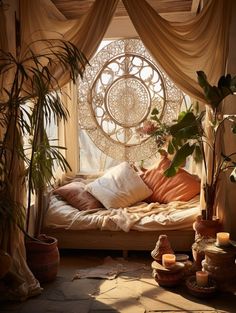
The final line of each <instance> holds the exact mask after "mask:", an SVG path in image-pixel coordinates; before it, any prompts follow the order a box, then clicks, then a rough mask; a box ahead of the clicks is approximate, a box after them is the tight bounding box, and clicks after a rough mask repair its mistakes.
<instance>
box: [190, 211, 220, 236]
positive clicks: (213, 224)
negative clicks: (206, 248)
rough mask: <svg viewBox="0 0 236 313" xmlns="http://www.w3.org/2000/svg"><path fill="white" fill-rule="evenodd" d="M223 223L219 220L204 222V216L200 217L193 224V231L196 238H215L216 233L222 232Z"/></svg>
mask: <svg viewBox="0 0 236 313" xmlns="http://www.w3.org/2000/svg"><path fill="white" fill-rule="evenodd" d="M221 227H222V225H221V223H220V221H219V219H215V220H203V219H202V216H198V217H197V219H196V221H195V222H194V223H193V229H194V230H195V232H196V236H201V237H203V238H215V237H216V233H218V232H219V231H220V230H221Z"/></svg>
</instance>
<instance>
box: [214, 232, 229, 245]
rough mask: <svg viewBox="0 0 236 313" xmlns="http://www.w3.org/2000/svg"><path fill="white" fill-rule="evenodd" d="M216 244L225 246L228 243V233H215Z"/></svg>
mask: <svg viewBox="0 0 236 313" xmlns="http://www.w3.org/2000/svg"><path fill="white" fill-rule="evenodd" d="M216 244H217V245H219V246H227V245H228V244H229V233H223V232H221V233H217V234H216Z"/></svg>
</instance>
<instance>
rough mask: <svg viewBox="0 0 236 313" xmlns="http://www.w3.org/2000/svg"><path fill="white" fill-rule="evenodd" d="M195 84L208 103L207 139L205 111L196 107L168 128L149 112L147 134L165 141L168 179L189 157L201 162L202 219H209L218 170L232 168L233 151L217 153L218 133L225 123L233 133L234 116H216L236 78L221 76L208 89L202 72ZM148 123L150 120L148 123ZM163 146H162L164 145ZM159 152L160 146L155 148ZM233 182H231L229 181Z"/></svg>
mask: <svg viewBox="0 0 236 313" xmlns="http://www.w3.org/2000/svg"><path fill="white" fill-rule="evenodd" d="M197 75H198V82H199V85H200V86H201V87H202V88H203V91H204V94H205V98H206V101H207V103H208V104H209V106H210V108H211V110H212V113H213V121H212V122H211V125H210V132H211V134H210V138H212V141H211V140H210V138H209V134H208V133H206V131H205V127H204V121H205V114H206V111H205V110H204V111H199V108H198V106H195V107H193V106H191V107H190V108H189V109H187V110H186V111H183V112H181V113H180V114H179V116H178V119H177V120H176V121H174V122H173V123H172V124H171V125H165V124H163V123H161V122H160V120H159V119H158V111H156V110H154V111H153V112H152V117H151V119H152V121H153V123H151V124H152V125H151V124H150V125H149V129H150V130H151V131H150V133H149V134H151V135H152V136H155V137H156V141H157V142H164V141H165V140H167V141H168V145H167V148H166V151H167V153H169V154H172V155H173V159H172V162H171V165H170V167H169V168H168V169H167V170H166V171H165V172H164V174H165V175H166V176H168V177H171V176H174V175H175V174H176V173H177V172H178V170H179V168H180V167H181V166H182V165H183V164H185V162H186V159H187V158H188V157H189V156H190V155H192V156H193V158H194V159H195V161H197V162H203V167H204V170H205V176H206V181H205V183H204V185H203V188H204V196H205V202H206V210H205V213H206V214H205V215H206V216H205V218H206V219H208V220H211V219H212V218H213V216H214V215H215V199H216V190H217V184H218V181H219V176H220V173H221V172H222V171H226V170H228V169H231V170H233V169H235V168H236V157H235V156H236V152H235V153H232V154H230V155H225V154H223V153H222V152H219V147H218V144H219V139H220V132H221V129H222V127H223V125H225V123H226V122H228V123H229V124H230V126H231V130H232V132H233V133H234V134H236V116H235V115H225V116H222V114H221V113H220V104H221V102H222V101H223V99H224V98H225V97H227V96H228V95H230V94H233V93H234V92H235V91H236V76H235V77H233V78H232V77H231V75H230V74H228V75H226V76H222V77H221V78H220V79H219V81H218V85H217V86H212V85H210V84H209V82H208V80H207V76H206V75H205V73H204V72H202V71H199V72H197ZM149 122H150V121H149ZM165 144H166V143H165ZM207 148H208V150H209V153H210V155H211V158H210V159H211V164H208V163H207V156H206V149H207ZM158 149H159V151H160V152H162V146H158ZM232 181H233V179H232Z"/></svg>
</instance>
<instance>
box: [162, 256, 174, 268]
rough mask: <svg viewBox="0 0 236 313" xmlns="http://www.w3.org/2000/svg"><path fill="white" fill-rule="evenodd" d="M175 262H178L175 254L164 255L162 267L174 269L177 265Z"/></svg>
mask: <svg viewBox="0 0 236 313" xmlns="http://www.w3.org/2000/svg"><path fill="white" fill-rule="evenodd" d="M175 262H176V256H175V255H174V254H169V253H167V254H163V255H162V265H163V266H164V267H165V268H170V267H172V266H173V265H175Z"/></svg>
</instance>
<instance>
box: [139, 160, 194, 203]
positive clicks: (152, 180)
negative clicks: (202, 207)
mask: <svg viewBox="0 0 236 313" xmlns="http://www.w3.org/2000/svg"><path fill="white" fill-rule="evenodd" d="M170 163H171V161H170V160H169V159H168V158H166V157H164V158H163V159H162V160H161V162H160V163H159V164H158V165H157V166H156V167H154V168H152V169H150V170H148V171H146V172H145V173H143V174H141V178H142V179H143V181H144V182H145V184H146V185H148V187H149V188H151V189H152V191H153V194H152V195H151V196H150V197H149V198H148V199H147V201H148V202H159V203H169V202H171V201H189V200H190V199H192V198H193V197H195V196H196V195H198V194H199V193H200V179H199V178H198V176H196V175H192V174H190V173H188V172H186V171H185V170H184V169H179V172H178V173H177V174H176V175H175V176H173V177H166V176H165V175H164V171H165V170H166V169H167V168H168V167H169V165H170Z"/></svg>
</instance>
